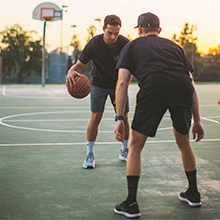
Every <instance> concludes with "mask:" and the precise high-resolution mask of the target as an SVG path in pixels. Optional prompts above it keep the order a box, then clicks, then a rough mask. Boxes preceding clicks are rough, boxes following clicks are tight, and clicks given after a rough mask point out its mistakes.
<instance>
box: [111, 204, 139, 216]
mask: <svg viewBox="0 0 220 220" xmlns="http://www.w3.org/2000/svg"><path fill="white" fill-rule="evenodd" d="M114 211H115V213H117V214H119V215H124V216H126V217H127V218H138V217H140V216H141V213H140V211H139V208H138V203H137V202H133V203H132V204H130V205H127V203H126V201H124V202H122V203H121V204H117V205H116V206H115V208H114Z"/></svg>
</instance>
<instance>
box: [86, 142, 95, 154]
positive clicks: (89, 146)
mask: <svg viewBox="0 0 220 220" xmlns="http://www.w3.org/2000/svg"><path fill="white" fill-rule="evenodd" d="M94 147H95V141H87V154H88V153H90V152H92V153H94Z"/></svg>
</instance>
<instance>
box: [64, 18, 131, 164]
mask: <svg viewBox="0 0 220 220" xmlns="http://www.w3.org/2000/svg"><path fill="white" fill-rule="evenodd" d="M120 28H121V20H120V18H119V17H117V16H116V15H108V16H106V17H105V20H104V26H103V31H104V33H103V34H100V35H98V36H95V37H94V38H92V39H91V40H90V41H89V42H88V43H87V45H86V46H85V48H84V49H83V51H82V53H81V55H80V57H79V60H78V61H77V63H76V64H75V65H73V66H72V67H71V68H70V69H69V71H68V74H67V78H66V85H71V86H72V85H75V80H74V77H75V75H79V76H80V72H81V71H82V70H83V68H84V67H85V65H86V64H87V63H88V62H89V61H90V60H92V61H93V68H92V72H91V76H92V78H91V82H92V89H91V93H90V99H91V117H90V121H89V123H88V126H87V155H86V159H85V161H84V163H83V168H95V157H94V146H95V141H96V138H97V135H98V127H99V124H100V122H101V119H102V116H103V112H104V108H105V102H106V99H107V97H108V96H110V98H111V102H112V105H113V106H114V108H115V88H116V82H117V79H118V71H117V70H116V69H115V65H116V63H117V59H118V56H119V53H120V52H121V50H122V48H123V47H124V46H125V45H126V44H127V43H128V42H129V40H128V39H127V38H125V37H123V36H122V35H119V31H120ZM128 112H129V106H128V98H127V102H126V108H125V111H124V112H123V116H122V117H123V121H124V123H125V138H124V140H123V142H122V144H121V152H120V154H119V158H120V159H121V160H123V161H126V160H127V153H128V139H129V132H130V123H129V120H128Z"/></svg>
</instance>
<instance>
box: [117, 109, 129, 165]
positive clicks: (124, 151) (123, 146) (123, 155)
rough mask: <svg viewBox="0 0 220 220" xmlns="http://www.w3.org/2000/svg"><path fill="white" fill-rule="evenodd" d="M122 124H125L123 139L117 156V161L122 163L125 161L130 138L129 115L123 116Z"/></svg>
mask: <svg viewBox="0 0 220 220" xmlns="http://www.w3.org/2000/svg"><path fill="white" fill-rule="evenodd" d="M124 124H125V137H124V141H123V142H122V143H121V152H120V154H119V159H120V160H123V161H127V155H128V148H129V147H128V146H129V136H130V122H129V113H125V114H124Z"/></svg>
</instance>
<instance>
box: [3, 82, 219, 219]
mask: <svg viewBox="0 0 220 220" xmlns="http://www.w3.org/2000/svg"><path fill="white" fill-rule="evenodd" d="M137 90H138V88H137V86H136V85H132V86H130V88H129V96H130V118H132V116H133V112H134V109H135V97H136V92H137ZM197 91H198V94H199V99H200V106H201V115H202V123H203V125H204V128H205V132H206V135H205V138H204V140H202V141H201V142H199V143H195V142H194V141H193V140H192V145H193V148H194V150H195V154H196V159H197V170H198V187H199V190H200V192H201V199H202V203H203V206H202V207H201V208H192V207H189V206H188V205H187V204H186V203H182V202H180V201H179V199H178V194H179V193H180V192H181V191H183V190H185V189H186V188H187V180H186V177H185V174H184V171H183V167H182V162H181V156H180V152H179V150H178V148H177V146H176V144H175V141H174V137H173V132H172V124H171V121H170V119H169V115H168V114H166V115H165V117H164V119H163V121H162V122H161V124H160V128H159V130H158V132H157V135H156V137H155V138H150V139H149V140H148V142H147V144H146V145H145V148H144V150H143V152H142V174H141V177H140V183H139V192H138V201H139V207H140V211H141V213H142V217H141V218H140V219H158V220H160V219H161V220H162V219H173V220H174V219H175V220H176V219H182V220H191V219H192V220H195V219H199V220H201V219H202V220H206V219H220V210H219V207H220V176H219V173H220V150H219V146H220V136H219V134H220V124H219V123H218V121H219V119H220V106H219V105H218V104H217V102H218V100H220V97H219V94H220V86H219V84H212V85H211V84H210V85H197ZM0 109H1V111H0V140H1V141H0V219H1V220H5V219H9V220H35V219H36V220H41V219H42V220H43V219H45V220H47V219H49V220H50V219H51V220H52V219H53V220H54V219H62V220H65V219H76V220H78V219H80V220H81V219H82V220H83V219H91V220H93V219H94V220H97V219H106V220H112V219H126V218H125V217H123V216H119V215H116V214H115V213H114V211H113V208H114V206H115V205H116V203H119V202H122V201H123V200H124V199H125V198H126V195H127V186H126V163H125V162H122V161H120V160H119V159H118V156H119V152H120V143H118V142H117V141H116V140H115V139H114V134H113V130H114V126H115V122H114V111H113V109H112V107H111V104H110V101H109V100H108V101H107V104H106V109H105V114H104V118H103V121H102V122H101V125H100V129H99V130H100V132H99V135H98V139H97V143H96V146H95V158H96V168H95V169H83V168H82V163H83V161H84V159H85V156H86V133H85V131H86V126H87V123H88V121H89V117H90V104H89V96H88V97H86V98H85V99H82V100H77V99H73V98H71V97H70V96H69V95H68V93H67V91H66V88H65V86H64V85H59V86H53V85H49V86H48V85H46V87H44V88H42V87H41V86H32V85H30V86H8V85H7V86H4V85H1V86H0Z"/></svg>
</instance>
